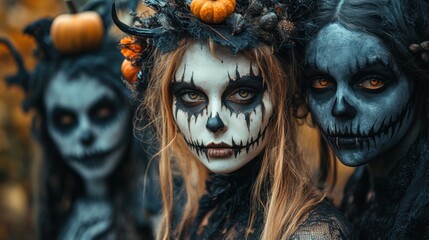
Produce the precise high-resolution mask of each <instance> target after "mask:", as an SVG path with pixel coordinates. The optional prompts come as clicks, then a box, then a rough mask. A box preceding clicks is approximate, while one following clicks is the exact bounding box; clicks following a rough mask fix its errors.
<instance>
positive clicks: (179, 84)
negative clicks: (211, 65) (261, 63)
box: [170, 62, 263, 92]
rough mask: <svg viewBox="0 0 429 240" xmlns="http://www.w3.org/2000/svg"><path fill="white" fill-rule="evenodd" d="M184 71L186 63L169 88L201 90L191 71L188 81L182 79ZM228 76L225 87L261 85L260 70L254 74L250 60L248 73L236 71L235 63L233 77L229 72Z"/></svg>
mask: <svg viewBox="0 0 429 240" xmlns="http://www.w3.org/2000/svg"><path fill="white" fill-rule="evenodd" d="M185 72H186V65H185V67H184V69H183V73H182V76H181V79H180V81H177V79H176V78H174V80H173V83H172V85H171V86H170V90H171V91H174V92H177V91H181V90H183V89H197V90H199V91H203V90H202V88H200V87H199V86H197V85H195V82H194V73H192V75H191V79H190V81H189V82H186V81H184V80H185ZM228 78H229V83H228V86H227V87H226V88H227V89H229V88H236V87H240V86H242V85H245V86H249V85H252V86H255V87H258V86H261V87H262V85H263V84H261V83H263V78H262V74H261V71H258V75H256V74H255V73H254V71H253V67H252V62H251V63H250V67H249V73H248V74H246V75H240V72H239V71H238V65H236V67H235V78H232V77H231V75H230V73H229V72H228Z"/></svg>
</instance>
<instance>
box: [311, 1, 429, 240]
mask: <svg viewBox="0 0 429 240" xmlns="http://www.w3.org/2000/svg"><path fill="white" fill-rule="evenodd" d="M318 5H319V10H318V11H316V12H315V15H316V17H315V18H314V19H313V24H312V25H311V26H313V27H314V26H316V27H317V33H316V34H315V35H314V37H313V38H312V39H311V40H310V41H309V43H308V45H307V47H306V56H305V58H306V59H305V73H306V75H305V78H304V81H303V83H304V86H305V92H306V99H307V102H308V105H309V109H310V111H311V114H312V117H313V120H314V122H315V123H316V124H317V126H318V127H319V128H320V131H321V133H322V135H323V138H324V141H325V142H326V143H327V144H329V146H330V148H331V149H332V150H333V152H334V153H335V155H336V156H337V157H338V158H339V160H340V161H341V162H342V163H344V164H345V165H348V166H354V167H355V166H364V167H360V168H358V169H357V171H356V172H355V174H354V175H353V176H352V177H351V179H350V180H349V182H348V185H347V187H346V190H345V196H344V199H343V203H342V206H341V208H342V210H343V211H344V213H345V214H346V216H347V217H349V219H350V220H351V221H352V223H353V224H354V226H355V227H356V229H357V230H358V231H359V237H360V238H361V239H421V238H424V237H428V236H429V228H428V226H429V224H428V223H429V220H428V219H429V207H428V206H429V194H428V193H429V187H428V186H429V185H428V184H427V183H428V182H429V175H428V171H427V169H428V167H429V133H428V123H429V87H428V86H429V72H428V70H429V66H428V63H427V55H426V54H427V53H424V52H423V53H420V52H419V51H424V50H425V49H426V50H427V49H428V48H427V47H428V46H427V43H428V42H424V41H425V40H428V39H429V17H428V16H429V2H428V1H427V0H416V1H402V0H392V1H371V0H336V1H325V0H320V1H319V3H318ZM419 43H422V44H419Z"/></svg>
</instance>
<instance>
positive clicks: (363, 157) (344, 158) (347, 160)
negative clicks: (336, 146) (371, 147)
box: [334, 150, 377, 167]
mask: <svg viewBox="0 0 429 240" xmlns="http://www.w3.org/2000/svg"><path fill="white" fill-rule="evenodd" d="M334 153H335V155H336V157H337V158H338V159H339V160H340V162H341V163H343V164H344V165H346V166H349V167H358V166H362V165H364V164H367V163H369V162H371V161H372V160H373V159H374V158H375V157H376V156H377V154H376V153H373V152H365V151H359V150H356V151H353V150H350V151H342V150H334Z"/></svg>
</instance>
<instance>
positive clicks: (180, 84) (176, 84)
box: [170, 71, 202, 92]
mask: <svg viewBox="0 0 429 240" xmlns="http://www.w3.org/2000/svg"><path fill="white" fill-rule="evenodd" d="M184 75H185V71H183V74H182V78H181V80H180V81H177V80H176V78H175V79H174V80H173V83H172V84H171V86H170V91H173V92H177V91H181V90H183V89H197V90H199V91H202V89H201V88H200V87H198V86H197V85H195V82H194V73H192V75H191V81H189V82H185V80H184Z"/></svg>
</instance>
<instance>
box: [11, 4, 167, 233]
mask: <svg viewBox="0 0 429 240" xmlns="http://www.w3.org/2000/svg"><path fill="white" fill-rule="evenodd" d="M109 13H110V12H109ZM51 21H52V20H50V19H41V20H38V21H36V22H34V23H32V24H30V25H29V26H28V27H27V28H26V30H25V33H27V34H29V35H30V36H32V37H34V38H35V40H36V41H37V44H38V50H37V53H38V54H37V56H38V63H37V65H36V68H35V70H34V71H32V72H27V71H25V69H24V67H23V65H22V60H21V59H20V58H19V54H18V53H17V52H16V51H15V50H13V47H12V46H11V45H10V44H8V46H9V47H10V48H11V49H12V52H13V53H14V56H15V57H16V60H17V63H18V65H19V68H20V71H19V73H18V74H17V75H16V76H13V77H11V78H9V82H10V83H12V84H18V85H20V86H22V87H23V88H24V90H26V93H27V98H26V99H25V102H24V108H25V109H26V110H35V116H34V125H33V132H34V134H35V136H36V137H37V140H38V141H39V143H40V145H41V147H42V150H43V163H42V169H41V173H40V175H41V176H40V177H41V183H40V184H41V185H40V187H39V189H40V190H39V191H40V193H39V195H40V199H39V201H40V205H39V206H38V208H39V214H38V232H39V239H153V235H154V234H153V229H152V227H153V226H152V222H150V221H151V219H152V217H157V215H158V212H159V210H160V209H161V204H160V195H159V194H157V191H159V190H158V189H157V186H158V180H157V179H158V177H157V174H156V173H155V169H156V165H157V164H155V163H154V164H152V165H151V166H149V165H148V161H149V159H150V158H151V156H152V155H153V154H152V153H154V152H155V150H154V149H152V148H154V147H155V146H156V145H155V144H154V143H151V144H150V141H153V139H150V136H149V135H147V134H148V133H150V129H149V128H147V131H146V132H145V134H146V135H142V136H141V138H143V139H146V140H145V145H144V146H142V144H141V142H140V141H138V139H135V138H134V136H133V134H132V131H133V130H132V126H133V125H132V124H133V122H132V118H133V113H134V109H135V106H133V105H132V104H131V101H130V100H131V92H130V91H129V90H128V89H127V88H126V87H125V86H124V85H123V83H122V80H121V74H120V69H121V63H122V61H123V58H122V57H121V55H120V54H119V53H118V51H117V48H116V47H117V41H116V39H113V38H111V37H110V36H108V35H106V36H105V37H104V39H103V40H102V42H101V43H100V45H99V46H98V47H97V48H95V49H91V50H88V51H86V52H80V51H79V48H76V49H75V51H76V53H74V54H70V53H68V54H65V53H63V52H61V51H60V50H58V49H57V48H55V47H54V46H52V45H51V41H50V40H49V39H50V38H51V35H50V31H49V30H50V26H51ZM47 39H48V40H47ZM3 42H4V43H7V41H3ZM152 136H153V134H152ZM143 147H144V148H145V149H143ZM149 148H150V149H149ZM144 177H146V180H144ZM144 183H146V186H147V187H146V188H144V185H143V184H144ZM143 188H144V189H143ZM143 194H145V195H143ZM158 195H159V196H158Z"/></svg>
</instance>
